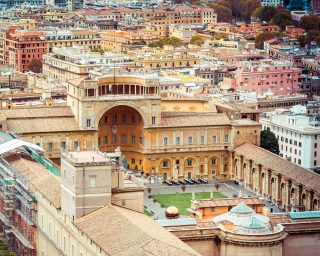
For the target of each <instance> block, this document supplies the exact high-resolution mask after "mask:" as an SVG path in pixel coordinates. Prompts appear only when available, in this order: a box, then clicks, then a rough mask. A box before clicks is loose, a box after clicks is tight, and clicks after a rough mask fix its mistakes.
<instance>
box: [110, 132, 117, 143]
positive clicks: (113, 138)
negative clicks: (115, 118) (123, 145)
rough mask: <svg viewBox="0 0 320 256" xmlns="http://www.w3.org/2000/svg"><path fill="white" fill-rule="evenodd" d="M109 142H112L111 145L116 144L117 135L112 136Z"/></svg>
mask: <svg viewBox="0 0 320 256" xmlns="http://www.w3.org/2000/svg"><path fill="white" fill-rule="evenodd" d="M111 142H112V144H116V143H117V135H115V134H113V135H112V137H111Z"/></svg>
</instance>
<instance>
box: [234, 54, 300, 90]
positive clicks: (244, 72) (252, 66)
mask: <svg viewBox="0 0 320 256" xmlns="http://www.w3.org/2000/svg"><path fill="white" fill-rule="evenodd" d="M301 73H302V71H301V69H299V68H294V67H292V65H291V64H290V63H288V62H275V61H271V60H264V61H260V62H258V63H245V65H244V66H243V67H240V68H238V69H237V70H236V71H235V79H236V88H235V89H236V90H244V91H255V92H256V93H257V94H259V95H263V94H264V93H267V92H268V93H273V94H274V95H290V94H291V95H292V94H295V93H297V92H299V91H300V86H301V82H300V76H301Z"/></svg>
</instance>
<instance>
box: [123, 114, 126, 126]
mask: <svg viewBox="0 0 320 256" xmlns="http://www.w3.org/2000/svg"><path fill="white" fill-rule="evenodd" d="M126 123H127V116H126V115H122V124H126Z"/></svg>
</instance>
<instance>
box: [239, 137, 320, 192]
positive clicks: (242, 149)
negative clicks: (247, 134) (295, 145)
mask: <svg viewBox="0 0 320 256" xmlns="http://www.w3.org/2000/svg"><path fill="white" fill-rule="evenodd" d="M234 151H235V152H236V153H237V154H238V155H243V156H244V157H245V158H247V159H251V160H253V161H254V163H255V164H261V165H262V166H264V167H266V168H269V169H271V170H273V171H274V172H276V173H278V174H281V175H282V176H284V177H286V178H288V179H291V180H292V181H295V182H296V183H298V184H302V185H304V186H305V187H306V188H308V189H310V190H313V191H315V192H316V193H318V194H320V175H319V174H317V173H315V172H312V171H309V170H307V169H304V168H303V167H301V166H299V165H296V164H293V163H291V162H289V161H287V160H285V159H283V158H282V157H280V156H278V155H276V154H273V153H271V152H269V151H267V150H265V149H263V148H261V147H258V146H256V145H253V144H251V143H244V144H242V145H241V146H239V147H237V148H235V150H234Z"/></svg>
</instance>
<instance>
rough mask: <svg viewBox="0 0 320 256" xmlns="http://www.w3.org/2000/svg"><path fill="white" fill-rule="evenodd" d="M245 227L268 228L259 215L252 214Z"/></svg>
mask: <svg viewBox="0 0 320 256" xmlns="http://www.w3.org/2000/svg"><path fill="white" fill-rule="evenodd" d="M243 227H244V228H248V229H261V228H266V225H264V224H263V222H262V221H261V220H259V219H258V218H257V217H255V216H251V217H250V218H249V219H248V220H247V222H246V223H245V224H244V225H243Z"/></svg>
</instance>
